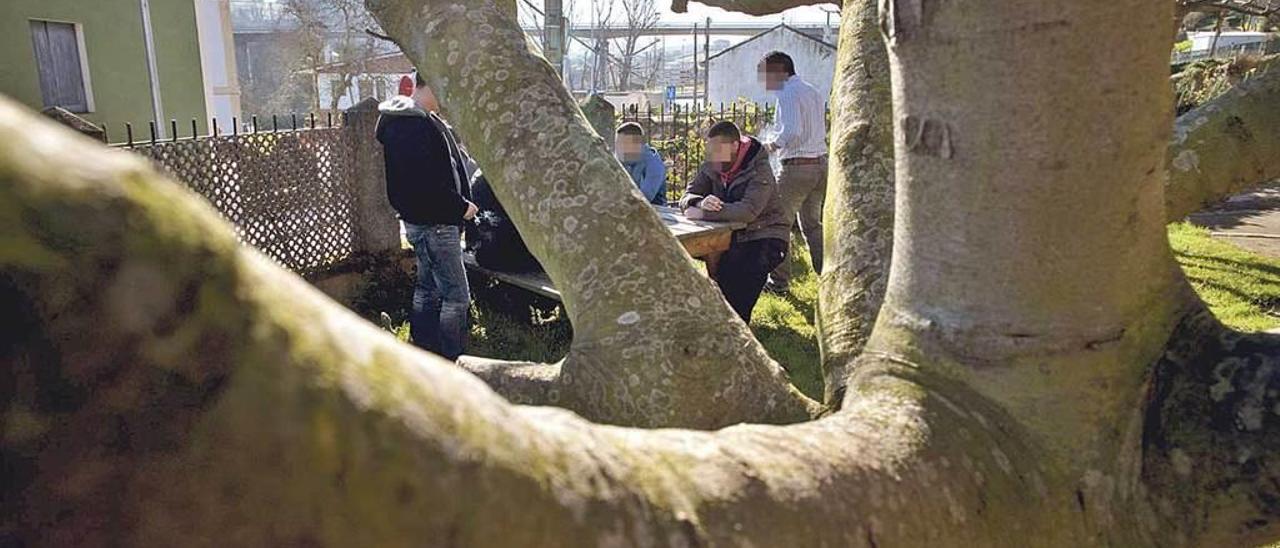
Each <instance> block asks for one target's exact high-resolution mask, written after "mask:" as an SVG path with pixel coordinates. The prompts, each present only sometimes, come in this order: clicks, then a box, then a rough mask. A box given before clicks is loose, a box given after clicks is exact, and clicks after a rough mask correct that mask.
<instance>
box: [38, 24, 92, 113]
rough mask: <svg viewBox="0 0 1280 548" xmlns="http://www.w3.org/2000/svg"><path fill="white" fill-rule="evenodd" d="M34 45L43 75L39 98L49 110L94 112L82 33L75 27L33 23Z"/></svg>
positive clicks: (71, 25)
mask: <svg viewBox="0 0 1280 548" xmlns="http://www.w3.org/2000/svg"><path fill="white" fill-rule="evenodd" d="M31 44H32V46H33V48H34V50H35V54H36V69H37V70H38V71H39V73H40V94H41V95H42V97H43V99H44V106H46V107H62V108H65V109H67V110H69V111H71V112H89V111H90V110H92V109H91V108H90V107H91V106H92V102H91V101H92V98H91V97H90V96H89V87H88V85H87V80H88V79H87V77H86V75H85V65H84V63H83V61H84V56H83V54H82V53H83V52H82V51H81V44H82V42H81V40H80V32H79V29H78V28H76V25H75V24H73V23H54V22H51V21H35V20H33V21H31Z"/></svg>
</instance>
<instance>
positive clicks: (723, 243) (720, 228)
mask: <svg viewBox="0 0 1280 548" xmlns="http://www.w3.org/2000/svg"><path fill="white" fill-rule="evenodd" d="M653 209H654V211H655V212H656V213H657V214H658V217H660V218H661V219H662V222H663V223H664V224H666V225H667V229H668V230H670V231H671V234H672V235H673V236H675V237H676V239H677V240H679V241H680V244H681V245H683V246H684V249H685V251H688V252H689V255H690V256H693V257H709V256H712V255H715V254H717V253H720V252H722V251H724V250H726V249H729V244H730V243H732V242H733V231H735V230H737V229H739V228H742V227H743V226H745V225H743V224H742V223H717V222H711V221H695V220H693V219H690V218H688V217H685V216H684V214H683V213H681V212H680V210H679V209H677V208H674V207H668V206H656V207H654V208H653ZM462 257H463V263H465V264H466V265H467V269H468V270H471V271H472V272H475V273H478V274H482V275H484V276H486V277H488V278H490V279H494V280H498V281H499V282H503V283H506V284H510V285H513V286H516V287H519V288H521V289H524V290H526V291H530V292H532V293H534V294H536V295H541V296H543V297H546V298H548V299H553V300H555V301H559V300H560V290H558V289H556V287H555V285H553V284H552V283H551V278H549V277H547V274H546V273H545V272H502V271H498V270H492V269H489V268H485V267H483V266H480V264H479V263H477V262H476V259H475V257H474V256H472V255H471V254H470V253H463V254H462Z"/></svg>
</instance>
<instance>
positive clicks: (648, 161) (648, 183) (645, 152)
mask: <svg viewBox="0 0 1280 548" xmlns="http://www.w3.org/2000/svg"><path fill="white" fill-rule="evenodd" d="M613 150H614V154H616V155H617V157H618V161H619V162H622V167H623V168H626V170H627V173H628V174H629V175H631V182H633V183H635V184H636V186H637V187H639V188H640V193H641V194H644V199H645V200H648V201H649V203H651V204H653V205H660V206H664V205H667V193H666V189H667V166H666V164H663V163H662V157H661V156H658V151H656V150H654V149H653V147H651V146H649V144H648V143H646V142H645V137H644V128H642V127H640V124H637V123H635V122H627V123H625V124H622V125H620V126H618V131H617V132H616V134H615V135H614V137H613Z"/></svg>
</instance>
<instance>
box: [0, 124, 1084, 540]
mask: <svg viewBox="0 0 1280 548" xmlns="http://www.w3.org/2000/svg"><path fill="white" fill-rule="evenodd" d="M0 143H3V145H4V146H2V147H0V204H4V206H3V207H0V226H4V227H6V230H5V231H4V234H5V244H6V245H5V247H4V249H7V250H14V251H19V252H17V253H5V254H3V255H0V265H2V266H3V270H2V272H3V276H0V306H2V308H0V312H3V313H4V314H5V315H6V317H15V318H22V319H23V320H24V321H23V322H22V324H21V326H20V327H21V328H20V329H18V330H14V331H8V332H6V335H7V336H6V338H5V339H4V341H3V342H4V344H3V345H2V346H0V350H2V351H3V353H2V354H0V357H2V358H3V360H2V361H0V372H2V374H3V378H4V379H6V386H8V387H10V388H9V389H7V390H6V391H5V392H4V404H5V405H4V407H3V415H2V416H3V421H4V424H5V430H4V437H3V438H0V455H3V457H4V462H5V463H6V469H5V484H6V489H5V492H4V498H3V501H2V504H3V506H4V509H5V512H4V513H3V516H4V518H3V521H2V522H0V532H3V534H4V535H5V538H8V539H15V540H17V541H19V542H22V543H26V544H40V543H49V544H53V545H66V544H81V545H122V544H123V545H140V546H172V545H183V546H186V545H228V544H231V545H280V544H306V545H320V546H374V545H376V546H394V545H416V544H421V543H424V542H426V543H438V544H442V545H464V546H492V545H498V544H505V545H520V546H568V545H581V546H597V545H600V544H609V543H621V544H625V545H675V546H680V545H684V546H706V545H735V544H748V543H756V544H761V545H784V544H788V543H799V544H802V545H842V546H848V545H861V544H867V545H877V544H906V543H910V544H919V543H931V542H932V543H937V542H970V543H979V544H1012V543H1015V542H1017V539H1018V538H1021V537H1022V536H1023V535H1032V536H1040V535H1048V534H1051V533H1052V534H1056V535H1059V537H1058V538H1063V537H1062V535H1066V536H1068V537H1072V538H1076V539H1083V538H1085V537H1084V536H1083V532H1082V531H1083V529H1082V526H1083V522H1081V521H1080V520H1079V519H1077V518H1076V517H1075V516H1074V512H1073V510H1072V509H1071V507H1070V504H1064V503H1063V501H1069V500H1071V499H1070V496H1069V494H1065V493H1056V492H1055V485H1058V484H1059V483H1060V482H1058V481H1056V480H1055V477H1054V476H1053V475H1052V470H1045V469H1041V468H1040V467H1038V465H1037V462H1038V461H1039V459H1038V457H1037V455H1038V453H1037V449H1036V448H1035V447H1034V446H1029V445H1027V444H1025V443H1024V442H1023V441H1021V440H1022V437H1023V436H1022V435H1021V434H1020V429H1019V427H1018V426H1017V423H1016V421H1015V420H1014V419H1013V418H1012V417H1009V416H1007V415H1005V414H1004V413H1003V412H1001V411H1000V410H999V409H998V408H996V407H994V406H992V405H990V403H989V402H986V401H984V400H983V399H982V398H981V397H980V396H978V395H977V394H976V393H974V392H972V391H970V390H967V389H965V388H964V387H963V386H962V385H958V384H956V383H955V382H954V381H952V380H950V379H948V378H946V377H945V376H937V375H933V374H930V373H928V372H927V371H921V370H919V369H917V368H915V367H914V366H912V365H911V364H905V363H901V362H897V361H894V360H878V359H874V358H870V359H869V361H868V364H867V365H865V366H862V367H859V368H858V376H857V377H856V378H854V379H853V380H852V381H851V383H850V385H849V386H850V390H849V393H850V394H851V397H852V396H856V402H854V403H851V404H850V405H849V406H848V409H847V410H846V411H845V412H842V413H840V414H838V415H835V416H833V417H830V418H827V419H824V420H819V421H814V422H809V423H805V424H802V425H793V426H788V427H781V426H764V425H749V426H738V427H733V428H728V429H724V430H721V431H718V432H714V433H710V432H697V431H677V430H660V431H652V432H646V431H640V430H634V429H625V428H617V427H602V426H595V425H592V424H590V423H588V422H586V421H585V420H583V419H581V418H579V417H577V416H576V415H573V414H572V413H568V412H566V411H563V410H557V409H551V408H541V407H538V408H532V407H519V406H513V405H511V404H509V403H507V402H505V401H503V400H502V399H501V398H499V397H498V396H496V395H495V394H493V392H492V391H491V390H489V389H488V388H487V387H486V386H485V385H484V384H483V383H481V382H479V381H478V380H476V379H475V378H474V377H473V376H471V375H469V374H467V373H465V372H462V371H460V370H459V369H457V368H456V367H454V366H453V365H452V364H449V363H447V362H445V361H443V360H441V359H440V358H438V357H436V356H433V355H430V354H427V353H424V352H421V351H419V350H417V349H414V348H412V347H410V346H408V345H405V344H402V343H400V342H398V341H396V340H395V339H394V338H393V337H391V336H389V335H388V334H386V333H385V332H382V331H381V330H379V329H377V328H376V327H374V326H372V325H370V324H368V323H367V322H365V321H363V320H362V319H360V318H358V317H357V316H355V315H354V314H352V313H351V312H349V311H347V310H345V309H342V308H341V307H340V306H339V305H337V304H336V303H334V302H332V301H330V300H328V299H327V298H325V297H324V296H323V295H322V294H321V293H320V292H319V291H317V290H315V289H314V288H312V287H310V286H309V285H307V284H306V283H305V282H303V281H302V280H301V279H299V278H297V277H296V276H294V275H292V274H289V273H287V272H285V271H283V270H281V269H280V268H279V267H277V266H275V265H274V264H272V263H271V262H270V261H269V260H267V259H266V258H264V257H262V256H261V255H260V254H259V253H257V252H256V251H254V250H252V249H250V248H247V247H243V246H240V245H238V244H237V243H236V241H235V238H234V235H233V234H232V232H231V231H230V229H229V227H227V226H226V225H225V223H224V222H223V221H221V220H220V219H219V218H218V217H217V214H216V213H214V212H213V211H212V209H210V208H209V206H208V205H207V204H205V203H203V202H202V201H201V200H199V199H198V198H196V197H195V196H194V195H192V194H191V193H190V192H189V191H187V190H185V189H182V188H181V187H179V186H178V185H176V184H173V183H170V182H167V181H163V180H161V178H160V177H159V176H158V175H156V174H155V173H154V172H153V171H152V170H151V168H150V167H149V166H147V165H146V163H145V161H144V160H142V159H141V158H137V157H134V156H130V155H128V154H126V153H123V152H119V151H109V150H106V149H103V148H101V147H100V146H97V145H94V144H91V143H90V141H88V140H87V139H84V138H82V137H79V136H76V135H73V134H71V133H70V132H69V131H67V130H65V129H61V128H57V127H55V126H53V125H52V124H51V123H50V122H47V121H43V120H39V119H38V117H37V116H35V115H34V114H32V113H27V112H23V111H19V110H18V109H17V108H15V107H14V106H13V105H12V104H11V103H9V102H8V100H6V99H0ZM997 507H998V508H1007V509H1008V510H1007V511H1001V512H994V511H990V510H989V508H997ZM938 517H943V518H942V520H941V521H936V518H938ZM1006 519H1010V520H1012V521H1011V523H1014V524H1016V526H1008V524H1007V523H1005V520H1006ZM498 523H501V524H502V526H495V524H498ZM961 524H963V527H959V528H958V529H953V527H955V526H959V525H961Z"/></svg>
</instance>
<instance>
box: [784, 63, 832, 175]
mask: <svg viewBox="0 0 1280 548" xmlns="http://www.w3.org/2000/svg"><path fill="white" fill-rule="evenodd" d="M823 107H824V105H823V100H822V94H821V93H818V90H817V89H815V88H814V87H813V86H812V85H810V84H809V83H808V82H806V81H804V80H801V79H800V77H799V76H795V75H792V76H791V77H790V78H788V79H787V81H786V82H783V83H782V89H779V90H778V103H777V109H778V110H777V112H778V113H777V116H776V117H775V119H774V130H775V132H776V137H774V138H773V143H774V144H776V145H777V146H778V157H779V158H781V159H783V160H787V159H791V158H817V157H819V156H822V155H825V154H826V153H827V125H826V120H825V116H826V113H825V112H824V110H825V109H824V108H823Z"/></svg>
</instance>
